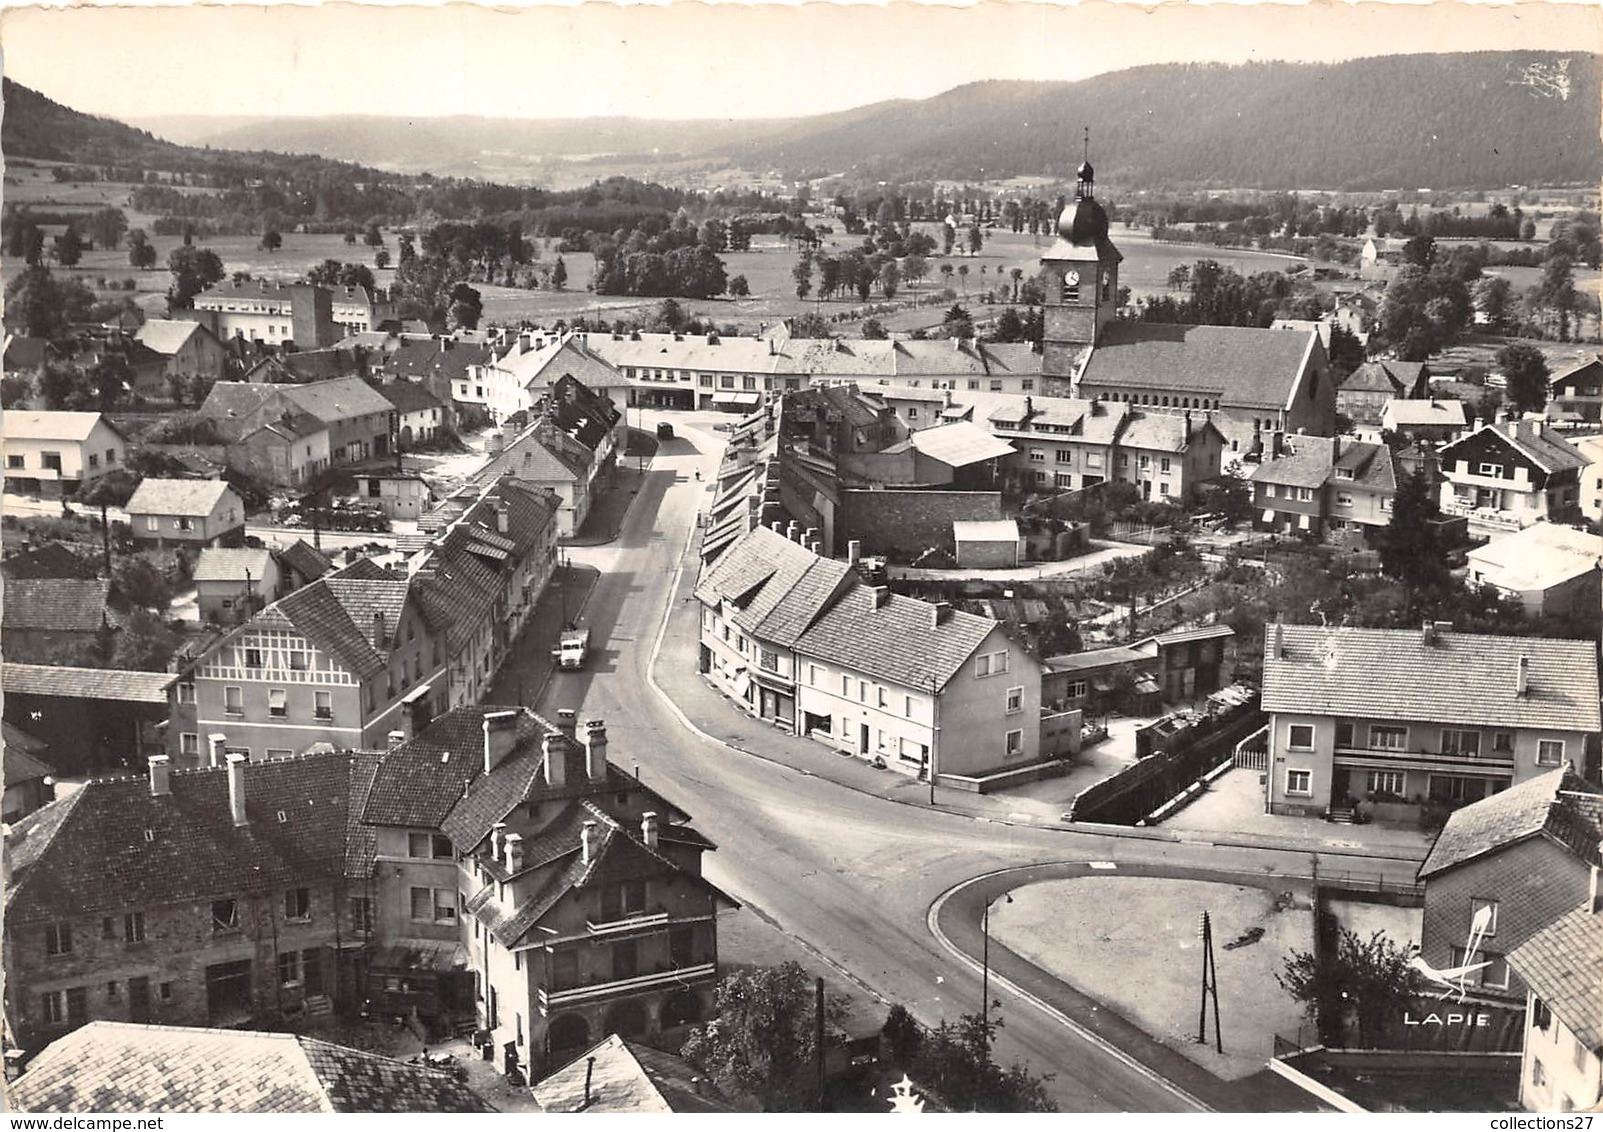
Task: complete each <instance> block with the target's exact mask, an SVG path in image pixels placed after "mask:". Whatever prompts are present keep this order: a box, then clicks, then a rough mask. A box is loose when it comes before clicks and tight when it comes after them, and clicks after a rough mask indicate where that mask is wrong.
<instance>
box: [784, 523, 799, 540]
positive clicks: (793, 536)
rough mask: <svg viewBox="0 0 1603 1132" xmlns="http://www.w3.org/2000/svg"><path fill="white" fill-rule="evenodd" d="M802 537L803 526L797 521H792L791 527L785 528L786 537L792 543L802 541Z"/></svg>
mask: <svg viewBox="0 0 1603 1132" xmlns="http://www.w3.org/2000/svg"><path fill="white" fill-rule="evenodd" d="M800 536H801V524H800V523H798V522H797V521H796V520H795V519H792V520H791V521H790V523H789V525H787V526H786V527H785V537H786V538H788V539H789V540H790V541H791V542H799V541H801V540H800Z"/></svg>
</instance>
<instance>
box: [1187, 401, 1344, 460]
mask: <svg viewBox="0 0 1603 1132" xmlns="http://www.w3.org/2000/svg"><path fill="white" fill-rule="evenodd" d="M1185 443H1187V444H1190V443H1191V413H1190V411H1189V410H1188V411H1187V412H1186V432H1185ZM1336 453H1337V454H1338V455H1340V453H1341V441H1340V440H1337V441H1336Z"/></svg>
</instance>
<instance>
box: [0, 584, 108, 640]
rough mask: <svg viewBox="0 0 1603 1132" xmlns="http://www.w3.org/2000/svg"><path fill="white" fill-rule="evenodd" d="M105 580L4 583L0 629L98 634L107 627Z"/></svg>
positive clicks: (106, 587)
mask: <svg viewBox="0 0 1603 1132" xmlns="http://www.w3.org/2000/svg"><path fill="white" fill-rule="evenodd" d="M110 592H111V583H110V582H108V581H106V580H105V579H104V578H15V579H11V580H8V581H7V582H6V584H5V591H4V593H3V595H0V597H3V601H4V608H3V612H0V627H3V628H4V630H5V631H6V632H11V631H13V630H24V631H26V630H33V631H38V632H53V633H97V632H99V631H100V630H101V629H102V628H104V627H105V616H106V598H107V595H109V594H110Z"/></svg>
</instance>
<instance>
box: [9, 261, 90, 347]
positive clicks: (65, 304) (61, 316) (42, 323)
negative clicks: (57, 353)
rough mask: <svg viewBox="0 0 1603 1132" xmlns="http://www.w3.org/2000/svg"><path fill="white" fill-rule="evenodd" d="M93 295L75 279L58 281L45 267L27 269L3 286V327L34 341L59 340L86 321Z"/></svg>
mask: <svg viewBox="0 0 1603 1132" xmlns="http://www.w3.org/2000/svg"><path fill="white" fill-rule="evenodd" d="M94 303H95V294H94V292H93V291H91V290H90V289H89V288H88V287H86V286H85V285H84V284H83V282H82V281H80V280H78V279H57V278H56V277H55V276H53V275H51V274H50V270H49V268H46V267H29V268H26V269H24V270H23V271H19V272H17V273H16V275H14V276H12V278H11V281H10V282H9V283H7V284H6V310H5V319H6V325H7V326H10V327H13V328H15V329H16V330H17V331H19V332H20V333H22V334H26V335H31V336H32V337H35V338H59V337H61V336H62V335H63V334H65V333H66V332H67V330H68V329H69V328H70V327H71V326H72V324H73V323H75V322H84V321H86V320H87V319H88V318H89V310H90V308H91V307H93V306H94Z"/></svg>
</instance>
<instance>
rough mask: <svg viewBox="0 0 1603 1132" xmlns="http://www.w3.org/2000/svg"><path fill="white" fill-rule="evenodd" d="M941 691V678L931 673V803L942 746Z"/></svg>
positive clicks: (933, 801) (932, 803) (933, 797)
mask: <svg viewBox="0 0 1603 1132" xmlns="http://www.w3.org/2000/svg"><path fill="white" fill-rule="evenodd" d="M940 713H941V693H940V679H939V678H938V677H937V676H935V675H934V674H933V673H932V674H931V675H930V760H929V767H928V771H929V776H930V805H932V806H933V805H934V804H935V755H936V752H938V751H939V750H940V746H941V714H940Z"/></svg>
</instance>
